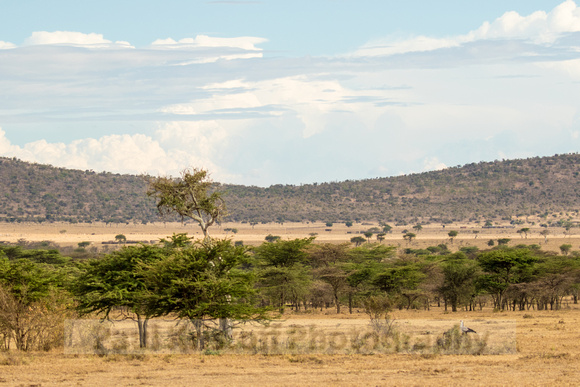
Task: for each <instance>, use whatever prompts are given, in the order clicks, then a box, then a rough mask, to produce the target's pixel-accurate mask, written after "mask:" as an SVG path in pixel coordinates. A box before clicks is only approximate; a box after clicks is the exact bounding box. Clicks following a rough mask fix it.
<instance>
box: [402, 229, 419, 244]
mask: <svg viewBox="0 0 580 387" xmlns="http://www.w3.org/2000/svg"><path fill="white" fill-rule="evenodd" d="M416 236H417V235H416V234H414V233H412V232H408V233H406V234H405V235H403V239H405V240H406V241H407V242H408V243H411V242H412V241H413V239H415V237H416Z"/></svg>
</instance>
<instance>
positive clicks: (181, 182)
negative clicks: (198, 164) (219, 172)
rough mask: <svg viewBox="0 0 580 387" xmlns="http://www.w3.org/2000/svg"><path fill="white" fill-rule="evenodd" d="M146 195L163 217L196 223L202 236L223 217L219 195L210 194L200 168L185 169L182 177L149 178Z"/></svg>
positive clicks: (223, 211)
mask: <svg viewBox="0 0 580 387" xmlns="http://www.w3.org/2000/svg"><path fill="white" fill-rule="evenodd" d="M148 180H149V189H148V191H147V195H149V196H150V197H153V198H154V199H155V201H156V202H157V210H158V211H159V213H160V214H162V215H175V214H177V215H179V216H180V217H181V219H182V220H184V219H185V218H190V219H193V220H194V221H196V222H197V223H198V224H199V226H200V227H201V230H202V232H203V235H204V236H205V237H208V228H209V227H210V226H211V225H212V224H214V223H215V222H216V221H219V220H220V218H221V217H223V216H225V215H226V206H225V202H224V200H223V199H222V194H221V193H220V192H217V191H213V192H211V190H212V188H213V182H212V181H211V180H210V179H209V176H208V173H207V171H205V170H203V169H195V168H194V169H192V170H184V171H183V172H182V174H181V178H179V179H173V178H171V177H158V178H149V179H148Z"/></svg>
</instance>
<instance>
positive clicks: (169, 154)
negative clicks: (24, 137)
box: [0, 122, 232, 181]
mask: <svg viewBox="0 0 580 387" xmlns="http://www.w3.org/2000/svg"><path fill="white" fill-rule="evenodd" d="M191 125H192V123H187V122H185V123H179V122H175V123H171V124H167V125H164V126H163V127H162V128H161V129H160V130H159V131H158V133H157V135H158V136H159V137H160V138H159V139H157V138H154V137H151V136H147V135H144V134H134V135H108V136H103V137H100V138H98V139H94V138H85V139H80V140H75V141H72V142H70V143H68V144H65V143H62V142H48V141H46V140H44V139H43V140H39V141H33V142H30V143H27V144H25V145H24V146H22V147H20V146H17V145H13V144H11V142H10V140H9V139H8V138H6V133H5V132H4V130H2V128H0V156H4V157H17V158H19V159H21V160H24V161H28V162H36V163H42V164H51V165H54V166H58V167H64V168H71V169H81V170H85V169H92V170H95V171H99V172H100V171H107V172H117V173H130V174H142V173H147V174H152V175H166V174H171V175H173V176H176V175H178V174H179V172H181V170H183V168H187V167H193V166H196V167H203V168H207V169H208V170H210V171H212V174H214V176H216V177H217V178H219V179H220V180H222V181H223V179H226V180H227V179H231V178H232V176H231V175H230V174H228V173H227V172H225V171H223V170H222V169H221V168H220V167H219V166H217V165H216V164H215V163H214V162H213V161H212V158H213V157H214V156H215V153H214V152H213V151H212V148H213V147H215V145H216V144H217V143H219V141H220V140H221V139H223V136H221V137H220V136H219V135H217V136H216V134H215V131H212V130H211V129H212V126H211V125H210V126H209V127H207V129H208V131H207V132H206V133H207V134H208V138H207V139H206V141H200V139H203V134H202V135H200V136H194V135H192V131H191V130H188V129H191ZM204 125H205V124H204ZM206 126H207V125H206Z"/></svg>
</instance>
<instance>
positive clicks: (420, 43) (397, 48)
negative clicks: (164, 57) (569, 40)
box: [353, 0, 580, 56]
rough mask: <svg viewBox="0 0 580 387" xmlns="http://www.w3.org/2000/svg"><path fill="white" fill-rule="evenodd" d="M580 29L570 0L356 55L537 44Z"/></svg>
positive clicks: (378, 44) (374, 44) (376, 44)
mask: <svg viewBox="0 0 580 387" xmlns="http://www.w3.org/2000/svg"><path fill="white" fill-rule="evenodd" d="M578 31H580V8H578V7H577V5H576V3H575V2H574V1H573V0H566V1H564V2H563V3H561V4H560V5H558V6H556V7H555V8H554V9H553V10H552V11H551V12H549V13H546V12H544V11H537V12H534V13H532V14H530V15H528V16H522V15H520V14H518V13H517V12H515V11H509V12H506V13H504V14H503V15H502V16H501V17H499V18H497V19H496V20H494V21H493V22H491V23H490V22H487V21H486V22H484V23H483V24H482V25H481V26H480V27H479V28H477V29H476V30H473V31H471V32H469V33H468V34H465V35H459V36H454V37H447V38H433V37H426V36H417V37H411V38H408V39H396V38H387V39H380V40H376V41H371V42H369V43H367V44H365V45H364V46H362V47H361V48H360V49H359V50H357V51H356V52H355V53H354V54H353V55H354V56H387V55H394V54H402V53H407V52H422V51H432V50H437V49H441V48H451V47H457V46H460V45H461V44H464V43H469V42H474V41H479V40H490V39H522V40H529V41H531V42H533V43H537V44H550V43H553V42H554V41H555V40H556V39H557V38H558V37H560V36H561V35H562V34H565V33H570V32H578Z"/></svg>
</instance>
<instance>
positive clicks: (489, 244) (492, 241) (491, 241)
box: [487, 239, 495, 246]
mask: <svg viewBox="0 0 580 387" xmlns="http://www.w3.org/2000/svg"><path fill="white" fill-rule="evenodd" d="M487 245H488V246H495V241H494V240H493V239H490V240H488V241H487Z"/></svg>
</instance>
